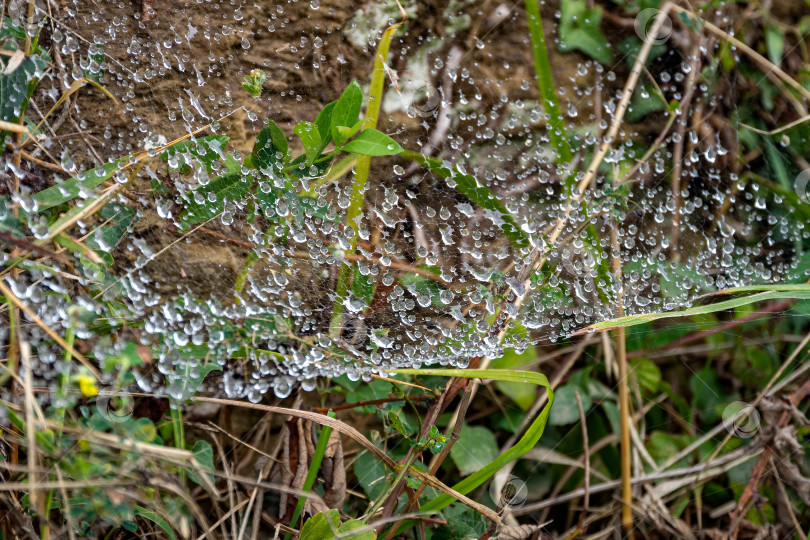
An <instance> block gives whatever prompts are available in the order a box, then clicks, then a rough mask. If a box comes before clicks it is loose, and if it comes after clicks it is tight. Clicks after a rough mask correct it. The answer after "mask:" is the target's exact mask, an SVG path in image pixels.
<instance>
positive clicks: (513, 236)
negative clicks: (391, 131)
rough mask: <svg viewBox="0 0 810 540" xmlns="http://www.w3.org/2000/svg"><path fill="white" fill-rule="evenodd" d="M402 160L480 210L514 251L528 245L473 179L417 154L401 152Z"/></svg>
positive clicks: (485, 189) (502, 208) (500, 206)
mask: <svg viewBox="0 0 810 540" xmlns="http://www.w3.org/2000/svg"><path fill="white" fill-rule="evenodd" d="M402 157H404V158H406V159H409V160H411V161H415V162H417V163H419V164H420V165H422V166H423V167H424V168H426V169H428V170H430V171H431V172H433V173H434V174H436V175H438V176H439V177H441V178H444V179H446V180H447V185H448V186H450V187H451V188H453V189H455V190H456V191H458V192H459V193H461V194H462V195H464V196H465V197H467V198H468V199H469V200H470V201H472V202H473V203H474V204H475V205H476V206H479V207H481V208H483V209H484V210H485V212H484V214H485V217H486V218H488V219H489V220H491V221H492V222H493V223H495V224H496V225H498V228H500V229H501V231H503V234H504V235H505V236H506V237H507V238H508V239H509V240H510V241H511V242H512V244H514V245H515V246H516V247H525V246H528V245H529V236H528V235H527V234H526V233H525V232H523V230H522V229H521V228H520V227H518V224H517V222H516V221H515V218H513V217H512V215H511V214H510V213H509V211H508V210H507V209H506V207H505V206H504V205H503V203H502V202H501V201H500V200H499V199H498V198H497V197H496V196H495V194H494V193H492V191H491V190H490V189H489V188H488V187H486V186H484V185H481V184H479V183H478V180H477V179H476V178H475V177H474V176H471V175H469V174H465V173H462V172H461V171H460V170H459V168H458V167H455V166H452V165H450V164H449V163H446V162H442V161H441V160H438V159H436V158H432V157H428V156H423V155H422V154H419V153H417V152H410V151H408V150H403V152H402ZM486 211H488V212H486Z"/></svg>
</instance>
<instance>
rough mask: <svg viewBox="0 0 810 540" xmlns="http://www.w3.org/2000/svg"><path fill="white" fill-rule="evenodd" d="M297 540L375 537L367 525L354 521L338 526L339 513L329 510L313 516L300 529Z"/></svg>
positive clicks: (364, 538)
mask: <svg viewBox="0 0 810 540" xmlns="http://www.w3.org/2000/svg"><path fill="white" fill-rule="evenodd" d="M298 538H299V540H336V539H338V538H340V540H376V538H377V535H376V534H374V530H373V529H371V528H369V526H368V525H366V524H365V523H363V522H362V521H358V520H356V519H350V520H349V521H347V522H346V523H344V524H343V525H341V524H340V513H339V512H338V511H337V510H329V511H328V512H327V513H326V514H323V513H320V514H315V515H314V516H312V517H311V518H309V519H308V520H307V521H306V523H304V526H303V527H302V528H301V534H300V536H299V537H298Z"/></svg>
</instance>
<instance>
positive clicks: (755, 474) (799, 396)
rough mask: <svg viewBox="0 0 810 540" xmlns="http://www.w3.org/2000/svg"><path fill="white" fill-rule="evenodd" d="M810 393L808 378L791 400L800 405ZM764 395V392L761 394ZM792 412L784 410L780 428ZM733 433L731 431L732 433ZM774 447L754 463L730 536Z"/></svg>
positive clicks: (743, 512) (733, 515)
mask: <svg viewBox="0 0 810 540" xmlns="http://www.w3.org/2000/svg"><path fill="white" fill-rule="evenodd" d="M808 394H810V379H808V380H806V381H805V382H804V384H803V385H802V386H800V387H799V388H798V389H797V390H796V391H795V392H793V393H792V394H791V396H790V402H791V403H792V404H793V405H798V404H799V403H801V401H802V400H803V399H804V398H805V397H806V396H807V395H808ZM761 395H763V394H761ZM790 418H791V414H790V411H784V412H782V414H781V416H780V417H779V420H778V423H777V426H778V427H780V428H783V427H785V426H786V425H787V424H788V422H789V421H790ZM730 434H731V433H729V435H730ZM773 452H774V447H773V446H772V445H768V446H766V447H765V449H764V450H763V451H762V454H761V455H760V456H759V461H757V463H756V464H755V465H754V468H753V469H752V470H751V476H750V478H749V479H748V483H747V484H746V485H745V489H744V490H743V492H742V494H741V495H740V499H739V500H738V501H737V507H736V508H735V509H734V511H733V512H731V519H732V523H733V525H732V527H731V530H730V531H729V536H730V537H731V538H732V540H733V539H735V538H737V531H738V528H739V526H740V518H742V517H743V516H745V514H746V512H747V507H748V502H749V501H753V498H754V493H756V491H757V488H758V487H759V481H760V478H762V474H763V473H764V472H765V469H766V468H767V466H768V462H769V460H770V459H771V456H772V455H773Z"/></svg>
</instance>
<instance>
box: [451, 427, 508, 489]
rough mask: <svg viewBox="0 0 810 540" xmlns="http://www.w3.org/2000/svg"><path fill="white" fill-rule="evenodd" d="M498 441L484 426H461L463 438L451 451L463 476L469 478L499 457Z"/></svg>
mask: <svg viewBox="0 0 810 540" xmlns="http://www.w3.org/2000/svg"><path fill="white" fill-rule="evenodd" d="M499 453H500V452H499V450H498V441H496V440H495V435H493V434H492V432H491V431H490V430H489V429H487V428H485V427H484V426H470V425H468V424H464V425H462V426H461V436H460V437H459V439H458V440H457V441H456V444H454V445H453V447H452V448H451V449H450V457H451V458H453V461H454V462H455V464H456V466H458V470H459V473H460V474H461V476H467V475H469V474H472V473H474V472H475V471H477V470H479V469H481V468H482V467H484V466H485V465H486V464H487V463H489V462H491V461H493V460H494V459H495V458H497V457H498V454H499Z"/></svg>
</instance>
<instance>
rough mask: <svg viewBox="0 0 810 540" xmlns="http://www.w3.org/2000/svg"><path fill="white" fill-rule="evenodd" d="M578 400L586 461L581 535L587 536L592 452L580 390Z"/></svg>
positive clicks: (577, 391) (580, 520)
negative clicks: (586, 520)
mask: <svg viewBox="0 0 810 540" xmlns="http://www.w3.org/2000/svg"><path fill="white" fill-rule="evenodd" d="M574 395H575V396H576V398H577V409H579V423H580V426H581V428H582V448H583V458H584V460H585V497H584V499H583V501H582V513H581V514H580V515H579V527H578V528H579V534H585V517H586V516H587V515H588V508H589V506H590V499H591V450H590V448H589V445H588V426H587V424H586V422H585V409H584V408H583V407H582V396H580V395H579V390H575V391H574Z"/></svg>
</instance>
